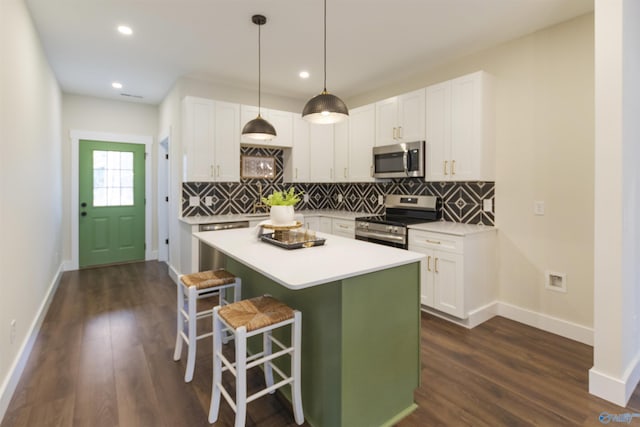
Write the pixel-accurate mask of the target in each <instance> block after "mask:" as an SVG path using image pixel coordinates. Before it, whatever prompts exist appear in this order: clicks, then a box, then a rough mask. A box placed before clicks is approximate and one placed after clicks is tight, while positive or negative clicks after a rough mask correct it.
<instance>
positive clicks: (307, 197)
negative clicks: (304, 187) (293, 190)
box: [302, 194, 309, 203]
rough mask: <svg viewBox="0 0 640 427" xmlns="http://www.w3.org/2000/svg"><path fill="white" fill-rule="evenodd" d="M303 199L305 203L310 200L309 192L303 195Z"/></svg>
mask: <svg viewBox="0 0 640 427" xmlns="http://www.w3.org/2000/svg"><path fill="white" fill-rule="evenodd" d="M302 200H303V201H304V202H305V203H308V202H309V195H308V194H304V195H303V196H302Z"/></svg>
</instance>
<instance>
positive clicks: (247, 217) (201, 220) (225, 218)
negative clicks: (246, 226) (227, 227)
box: [179, 209, 372, 225]
mask: <svg viewBox="0 0 640 427" xmlns="http://www.w3.org/2000/svg"><path fill="white" fill-rule="evenodd" d="M296 213H299V214H302V215H306V216H325V217H330V218H338V219H355V218H357V217H360V216H370V215H372V214H370V213H367V212H347V211H335V210H326V209H321V210H301V211H296ZM267 218H269V213H268V212H267V213H261V214H229V215H212V216H186V217H181V218H179V219H180V221H182V222H184V223H186V224H190V225H199V224H212V223H220V222H234V221H252V220H257V221H261V220H263V219H267Z"/></svg>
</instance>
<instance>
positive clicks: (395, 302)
mask: <svg viewBox="0 0 640 427" xmlns="http://www.w3.org/2000/svg"><path fill="white" fill-rule="evenodd" d="M419 284H420V263H419V262H416V263H412V264H407V265H403V266H399V267H394V268H390V269H387V270H382V271H378V272H375V273H369V274H364V275H361V276H356V277H351V278H348V279H344V280H343V281H342V405H343V408H342V423H341V425H342V426H353V427H356V426H385V425H393V424H394V423H395V422H398V421H399V420H400V419H402V418H404V416H406V415H408V414H409V413H410V412H411V411H413V410H414V409H415V408H416V405H415V403H414V396H413V393H414V390H415V389H416V388H418V387H419V385H420V285H419Z"/></svg>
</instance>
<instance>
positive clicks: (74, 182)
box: [69, 130, 153, 270]
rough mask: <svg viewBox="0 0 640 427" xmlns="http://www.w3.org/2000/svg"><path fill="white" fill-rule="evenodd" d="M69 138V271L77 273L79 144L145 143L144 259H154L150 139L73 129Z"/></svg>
mask: <svg viewBox="0 0 640 427" xmlns="http://www.w3.org/2000/svg"><path fill="white" fill-rule="evenodd" d="M70 135H71V261H70V265H69V267H70V270H77V269H78V266H79V258H80V257H79V252H80V248H79V246H80V245H79V240H78V239H79V230H78V228H79V227H78V220H79V218H78V217H79V215H78V212H79V210H80V209H79V206H80V204H79V203H80V200H79V195H78V190H79V188H78V187H79V183H80V179H79V170H78V169H79V164H78V162H79V159H80V141H81V140H89V141H104V142H124V143H128V144H144V151H145V156H144V168H145V171H144V175H145V176H144V197H145V204H144V228H145V229H144V243H145V250H144V258H145V260H149V259H153V256H152V251H151V206H152V200H151V164H152V163H151V153H152V151H151V149H152V144H153V137H152V136H147V135H125V134H118V133H104V132H92V131H83V130H72V131H71V132H70Z"/></svg>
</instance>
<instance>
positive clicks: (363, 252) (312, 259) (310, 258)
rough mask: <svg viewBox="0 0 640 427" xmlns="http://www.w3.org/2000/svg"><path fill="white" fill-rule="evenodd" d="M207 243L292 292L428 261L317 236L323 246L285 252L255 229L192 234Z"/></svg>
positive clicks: (401, 251)
mask: <svg viewBox="0 0 640 427" xmlns="http://www.w3.org/2000/svg"><path fill="white" fill-rule="evenodd" d="M193 235H194V236H195V237H196V238H198V239H200V240H202V241H203V242H204V243H206V244H208V245H210V246H212V247H214V248H216V249H218V250H219V251H221V252H223V253H224V254H226V255H227V256H229V257H231V258H234V259H235V260H237V261H239V262H241V263H243V264H245V265H246V266H248V267H250V268H252V269H253V270H256V271H257V272H259V273H261V274H263V275H265V276H267V277H269V278H270V279H272V280H274V281H276V282H278V283H280V284H281V285H283V286H285V287H286V288H289V289H293V290H296V289H304V288H307V287H311V286H317V285H322V284H324V283H329V282H333V281H336V280H342V279H345V278H348V277H354V276H359V275H362V274H365V273H370V272H374V271H379V270H385V269H387V268H391V267H397V266H400V265H405V264H410V263H412V262H417V261H420V260H424V259H426V256H425V255H423V254H420V253H417V252H411V251H407V250H404V249H396V248H392V247H389V246H384V245H378V244H375V243H368V242H362V241H360V240H355V239H349V238H345V237H340V236H335V235H332V234H324V233H317V236H318V237H322V238H325V239H327V240H326V242H325V244H324V245H322V246H314V247H311V248H303V249H291V250H288V249H283V248H279V247H277V246H274V245H271V244H269V243H265V242H262V241H260V240H259V239H258V237H257V230H256V228H240V229H235V230H223V231H204V232H198V233H193Z"/></svg>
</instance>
